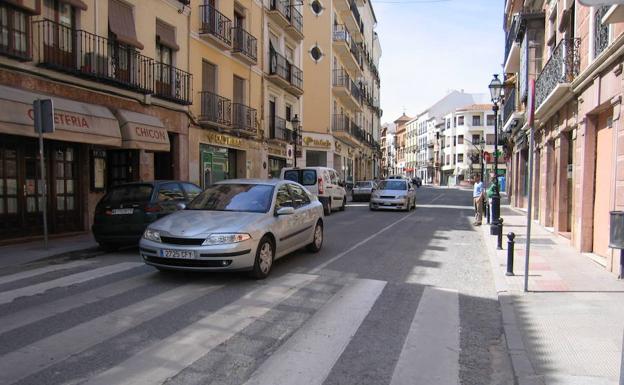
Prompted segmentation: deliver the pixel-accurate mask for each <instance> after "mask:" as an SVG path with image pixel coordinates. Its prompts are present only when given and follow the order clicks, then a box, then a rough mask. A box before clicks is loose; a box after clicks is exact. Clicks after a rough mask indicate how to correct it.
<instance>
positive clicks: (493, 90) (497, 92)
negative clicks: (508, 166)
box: [489, 75, 503, 234]
mask: <svg viewBox="0 0 624 385" xmlns="http://www.w3.org/2000/svg"><path fill="white" fill-rule="evenodd" d="M489 88H490V96H491V97H492V104H493V106H492V110H493V111H494V186H495V187H494V194H492V227H496V234H498V232H500V231H501V229H500V228H499V223H500V191H499V186H498V103H499V102H500V99H501V93H502V91H503V83H502V82H501V81H500V79H499V78H498V75H494V79H492V81H491V82H490V86H489ZM490 233H491V234H494V229H492V230H491V231H490Z"/></svg>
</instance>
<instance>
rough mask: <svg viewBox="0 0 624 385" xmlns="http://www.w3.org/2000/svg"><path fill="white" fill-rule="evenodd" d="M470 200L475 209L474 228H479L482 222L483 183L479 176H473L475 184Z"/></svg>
mask: <svg viewBox="0 0 624 385" xmlns="http://www.w3.org/2000/svg"><path fill="white" fill-rule="evenodd" d="M472 199H473V201H474V208H475V221H474V223H473V224H474V225H475V226H481V222H482V220H483V182H481V176H480V175H477V176H475V183H474V187H473V190H472Z"/></svg>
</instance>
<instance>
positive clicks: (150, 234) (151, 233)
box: [143, 229, 162, 242]
mask: <svg viewBox="0 0 624 385" xmlns="http://www.w3.org/2000/svg"><path fill="white" fill-rule="evenodd" d="M143 238H145V239H147V240H150V241H154V242H162V241H161V240H160V233H159V232H158V231H156V230H152V229H147V230H145V232H144V233H143Z"/></svg>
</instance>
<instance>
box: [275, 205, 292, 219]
mask: <svg viewBox="0 0 624 385" xmlns="http://www.w3.org/2000/svg"><path fill="white" fill-rule="evenodd" d="M294 213H295V208H294V207H281V208H279V209H277V211H276V212H275V215H277V216H278V217H279V216H282V215H292V214H294Z"/></svg>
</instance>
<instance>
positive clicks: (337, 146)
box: [334, 142, 342, 154]
mask: <svg viewBox="0 0 624 385" xmlns="http://www.w3.org/2000/svg"><path fill="white" fill-rule="evenodd" d="M334 152H335V153H336V154H340V153H342V145H341V144H340V143H339V142H335V143H334Z"/></svg>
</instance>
